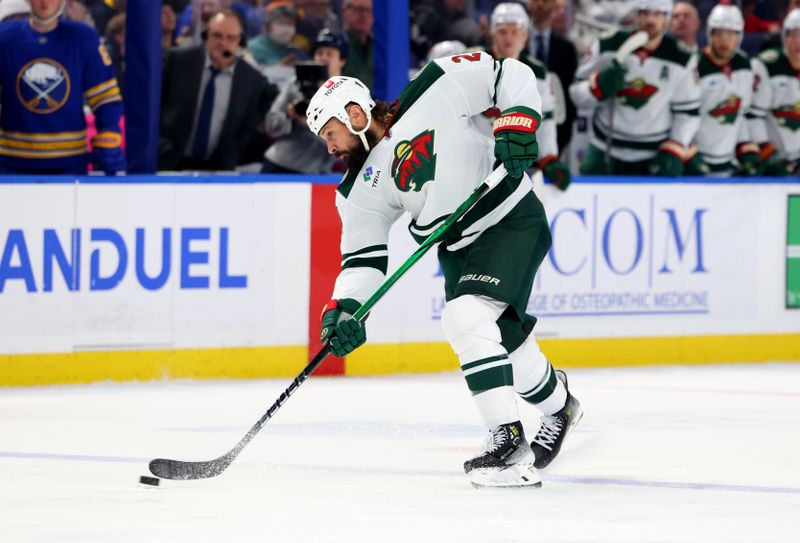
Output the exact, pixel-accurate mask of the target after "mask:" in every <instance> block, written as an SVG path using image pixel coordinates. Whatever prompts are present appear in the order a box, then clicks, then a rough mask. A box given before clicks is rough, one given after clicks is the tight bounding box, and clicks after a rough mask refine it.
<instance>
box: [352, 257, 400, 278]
mask: <svg viewBox="0 0 800 543" xmlns="http://www.w3.org/2000/svg"><path fill="white" fill-rule="evenodd" d="M388 267H389V257H388V256H380V257H363V258H362V257H359V258H351V259H350V260H348V261H347V262H345V263H343V264H342V269H343V270H346V269H348V268H375V269H376V270H378V271H379V272H381V273H383V274H386V270H387V268H388Z"/></svg>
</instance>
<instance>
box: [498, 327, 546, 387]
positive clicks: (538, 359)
mask: <svg viewBox="0 0 800 543" xmlns="http://www.w3.org/2000/svg"><path fill="white" fill-rule="evenodd" d="M508 358H509V359H510V360H511V367H512V370H513V373H514V390H515V391H516V392H517V393H519V394H524V393H526V392H529V391H530V390H531V389H534V388H536V387H537V386H538V385H539V384H540V383H541V381H542V379H543V378H544V377H546V376H547V373H548V369H549V367H550V362H548V360H547V358H546V357H545V356H544V353H542V351H541V349H539V344H538V343H536V338H535V337H534V335H533V334H530V335H529V336H528V338H527V339H526V340H525V342H524V343H523V344H522V345H520V346H519V347H518V348H517V349H516V350H515V351H514V352H512V353H510V354H509V355H508Z"/></svg>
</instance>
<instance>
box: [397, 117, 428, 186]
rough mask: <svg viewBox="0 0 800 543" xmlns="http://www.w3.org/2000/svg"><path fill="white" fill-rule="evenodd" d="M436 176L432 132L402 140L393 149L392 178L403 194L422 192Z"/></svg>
mask: <svg viewBox="0 0 800 543" xmlns="http://www.w3.org/2000/svg"><path fill="white" fill-rule="evenodd" d="M435 176H436V153H434V152H433V130H426V131H425V132H422V133H421V134H418V135H417V136H415V137H413V138H411V139H410V140H404V141H401V142H400V143H398V144H397V146H396V147H395V148H394V160H393V161H392V177H393V178H394V183H395V185H397V188H398V189H400V190H401V191H403V192H409V191H416V192H419V191H420V190H422V186H423V185H424V184H425V183H427V182H428V181H433V179H434V177H435Z"/></svg>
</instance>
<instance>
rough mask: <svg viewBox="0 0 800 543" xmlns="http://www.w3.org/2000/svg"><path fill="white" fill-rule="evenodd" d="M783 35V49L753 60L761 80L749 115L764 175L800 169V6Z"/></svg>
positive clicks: (785, 22) (788, 17)
mask: <svg viewBox="0 0 800 543" xmlns="http://www.w3.org/2000/svg"><path fill="white" fill-rule="evenodd" d="M781 36H782V39H783V47H782V48H781V49H770V50H768V51H764V52H763V53H761V54H760V55H759V56H758V58H757V59H753V71H754V72H755V74H756V81H757V83H756V85H755V89H754V92H753V107H752V109H751V114H750V115H749V118H750V123H749V127H750V135H751V137H752V139H753V141H754V142H756V143H758V144H759V146H760V149H759V150H760V158H761V160H762V163H763V174H764V175H768V176H775V177H784V176H787V175H797V174H798V171H800V75H798V74H800V8H795V9H793V10H792V11H790V12H789V13H788V14H787V15H786V17H785V18H784V20H783V29H782V32H781Z"/></svg>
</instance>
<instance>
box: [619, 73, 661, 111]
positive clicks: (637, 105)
mask: <svg viewBox="0 0 800 543" xmlns="http://www.w3.org/2000/svg"><path fill="white" fill-rule="evenodd" d="M657 92H658V87H654V86H653V85H651V84H649V83H648V82H647V81H645V80H644V79H643V78H641V77H637V78H636V79H634V80H633V81H631V83H630V85H629V86H627V87H625V88H624V89H622V90H621V91H619V92H617V96H619V97H620V98H621V99H622V103H623V104H625V105H626V106H631V107H632V108H633V109H641V108H642V106H644V105H645V104H647V102H648V101H650V98H652V96H653V95H654V94H655V93H657Z"/></svg>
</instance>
